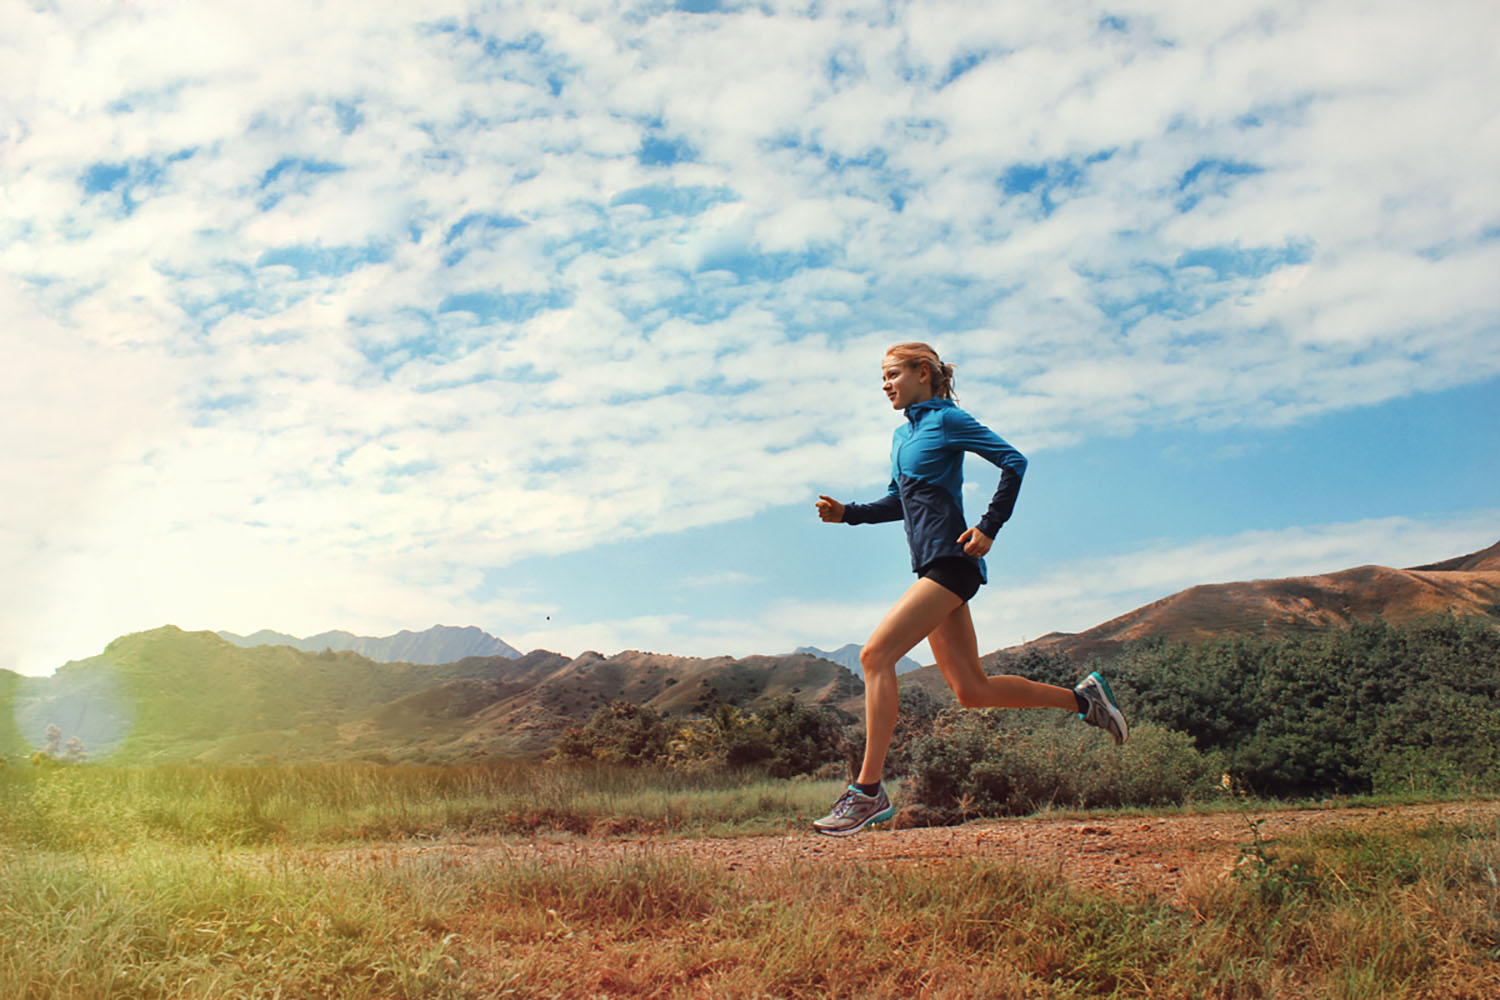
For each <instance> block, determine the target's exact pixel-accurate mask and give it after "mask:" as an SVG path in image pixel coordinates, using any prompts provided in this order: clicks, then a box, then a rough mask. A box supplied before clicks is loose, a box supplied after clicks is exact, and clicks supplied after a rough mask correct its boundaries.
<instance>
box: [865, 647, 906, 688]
mask: <svg viewBox="0 0 1500 1000" xmlns="http://www.w3.org/2000/svg"><path fill="white" fill-rule="evenodd" d="M897 659H898V657H893V656H891V655H890V654H889V653H887V652H886V651H885V650H883V649H881V648H880V647H879V646H877V645H874V644H871V643H866V644H865V646H864V648H862V649H861V650H860V651H859V666H860V669H861V670H863V671H864V674H865V681H866V682H868V681H869V680H870V678H871V677H883V676H885V675H886V674H889V675H890V676H892V677H894V676H896V660H897Z"/></svg>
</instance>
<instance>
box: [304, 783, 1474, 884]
mask: <svg viewBox="0 0 1500 1000" xmlns="http://www.w3.org/2000/svg"><path fill="white" fill-rule="evenodd" d="M1257 820H1259V821H1260V823H1259V827H1258V830H1259V835H1260V837H1261V838H1262V840H1263V841H1272V842H1274V841H1275V840H1276V839H1278V838H1283V837H1286V836H1288V835H1292V834H1300V833H1304V832H1310V831H1316V830H1329V829H1338V828H1356V829H1367V830H1368V829H1382V828H1383V829H1400V828H1403V827H1416V826H1426V825H1429V824H1432V823H1486V824H1488V823H1494V822H1500V801H1476V802H1455V803H1440V804H1426V805H1414V806H1387V807H1370V808H1355V809H1309V810H1296V811H1283V812H1256V811H1252V812H1248V813H1242V812H1229V813H1216V814H1212V815H1199V816H1157V817H1135V818H1107V819H1106V818H1101V819H1092V818H1091V819H1065V820H1059V819H1045V818H1040V819H1038V818H1031V819H1016V820H986V821H976V822H972V823H968V824H965V825H963V826H957V827H929V828H918V829H908V830H886V829H874V830H868V831H866V832H864V833H862V834H859V835H857V836H854V837H843V838H834V837H822V836H818V835H817V834H814V833H811V832H809V831H805V830H803V829H797V830H794V831H789V832H788V833H786V834H784V835H777V836H767V837H733V838H721V839H692V840H670V839H662V838H652V837H567V838H556V839H553V838H545V837H537V838H531V839H516V838H506V839H500V838H496V839H494V840H465V841H439V842H436V843H431V842H429V843H421V844H393V845H388V846H384V847H379V848H363V849H358V850H355V851H340V852H329V853H328V854H325V855H322V860H324V861H325V862H326V861H333V860H336V859H338V858H342V859H344V860H347V861H352V862H356V863H358V862H363V863H367V864H368V863H376V864H393V865H399V864H404V863H413V862H418V861H431V860H441V861H442V862H444V863H445V864H485V865H491V864H496V863H501V862H504V861H506V860H513V861H528V860H546V861H556V862H558V863H590V862H597V861H609V860H616V859H626V858H640V857H679V856H682V855H687V856H690V857H691V858H693V859H694V860H695V861H698V862H701V863H707V864H713V865H719V866H722V867H724V868H726V869H728V870H730V871H735V872H743V873H747V874H749V873H753V872H754V871H756V870H757V869H760V868H763V867H766V866H771V865H785V864H792V863H802V864H819V863H829V864H836V863H841V862H851V861H852V862H860V863H868V862H880V863H886V864H921V865H929V866H933V867H939V866H941V865H942V864H944V863H948V862H952V861H954V860H958V859H967V858H994V859H1000V860H1018V861H1022V862H1025V863H1027V864H1029V865H1034V866H1037V867H1040V868H1043V869H1049V870H1055V871H1057V872H1058V873H1059V874H1060V875H1061V876H1063V877H1064V878H1068V879H1071V880H1074V881H1077V882H1079V883H1082V884H1085V885H1089V886H1092V887H1096V888H1104V889H1114V890H1122V891H1131V892H1139V891H1145V892H1148V893H1151V894H1154V895H1161V896H1167V897H1171V896H1174V895H1176V894H1178V893H1179V891H1180V890H1181V888H1182V886H1183V884H1184V881H1185V880H1187V879H1189V878H1191V877H1208V878H1221V877H1223V876H1225V875H1227V874H1228V873H1229V872H1230V871H1231V870H1232V869H1233V868H1234V865H1235V863H1236V861H1237V860H1238V859H1239V858H1240V855H1241V852H1242V849H1243V846H1244V845H1246V844H1248V843H1250V841H1251V839H1252V833H1251V824H1252V822H1254V821H1257Z"/></svg>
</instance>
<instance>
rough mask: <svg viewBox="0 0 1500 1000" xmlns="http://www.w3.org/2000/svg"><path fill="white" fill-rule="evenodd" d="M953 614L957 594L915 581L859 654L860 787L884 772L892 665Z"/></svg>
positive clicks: (892, 719) (892, 703) (891, 716)
mask: <svg viewBox="0 0 1500 1000" xmlns="http://www.w3.org/2000/svg"><path fill="white" fill-rule="evenodd" d="M955 608H959V609H964V611H965V614H966V615H967V609H966V607H965V605H964V603H963V601H962V600H960V599H959V596H958V595H957V594H955V593H953V591H951V590H949V589H948V588H947V587H944V586H942V585H941V584H937V583H933V582H932V581H931V580H928V579H919V580H917V582H916V583H914V584H912V585H911V587H910V589H908V590H907V591H906V593H905V594H903V595H901V599H900V600H899V601H897V602H896V604H895V606H894V607H892V608H891V610H890V611H887V612H886V615H885V617H884V618H882V619H881V621H880V624H879V625H877V626H875V631H874V632H873V633H871V635H870V639H869V641H868V642H866V643H865V646H864V648H863V649H861V650H860V651H859V665H860V667H861V668H863V670H864V672H865V759H864V764H863V765H862V766H861V767H860V769H859V778H858V779H857V780H858V781H859V783H860V784H862V785H863V784H874V783H875V782H877V781H879V780H880V774H881V771H882V770H884V768H885V755H886V753H887V752H888V751H889V750H890V748H891V735H892V734H893V733H894V732H895V730H896V709H897V704H898V702H897V695H896V664H897V662H899V661H900V659H901V657H903V656H905V655H906V654H907V652H908V651H909V650H911V648H912V647H913V646H915V645H916V644H917V643H919V642H921V641H922V640H923V639H925V638H927V637H928V635H929V633H931V632H932V630H933V629H935V628H937V627H938V626H939V625H940V624H941V623H942V622H943V621H944V619H946V618H947V617H948V616H949V615H951V614H952V613H953V611H954V609H955ZM970 631H971V632H972V631H973V626H972V625H971V626H970ZM975 662H976V663H977V662H978V660H977V657H976V661H975ZM944 676H946V674H945V675H944ZM1069 697H1071V695H1070V696H1069Z"/></svg>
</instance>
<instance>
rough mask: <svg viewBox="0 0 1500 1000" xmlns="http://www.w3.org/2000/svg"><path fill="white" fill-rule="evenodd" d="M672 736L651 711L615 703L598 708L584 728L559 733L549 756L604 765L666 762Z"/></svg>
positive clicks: (664, 724) (670, 728)
mask: <svg viewBox="0 0 1500 1000" xmlns="http://www.w3.org/2000/svg"><path fill="white" fill-rule="evenodd" d="M673 735H674V734H673V731H672V727H671V726H669V725H668V724H667V722H666V721H665V720H664V719H662V717H661V716H660V715H659V714H657V712H656V711H655V710H654V709H651V708H648V707H646V706H644V705H635V704H632V703H631V702H628V701H616V702H612V703H611V704H608V705H605V706H604V707H602V708H600V709H599V710H598V711H597V712H595V713H594V715H593V717H592V718H590V719H589V721H588V722H587V723H585V724H584V725H582V726H569V727H568V728H567V729H565V730H563V733H562V735H561V736H559V737H558V738H557V742H556V743H555V744H554V745H553V748H552V756H553V759H556V760H594V761H599V762H600V763H604V764H655V763H658V762H660V761H664V760H665V759H666V757H667V753H668V748H669V745H670V743H671V739H672V736H673Z"/></svg>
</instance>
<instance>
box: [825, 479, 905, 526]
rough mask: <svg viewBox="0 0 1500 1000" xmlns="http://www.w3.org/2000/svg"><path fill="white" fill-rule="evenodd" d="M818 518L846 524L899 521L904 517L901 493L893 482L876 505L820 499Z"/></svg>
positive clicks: (893, 481) (827, 498) (892, 481)
mask: <svg viewBox="0 0 1500 1000" xmlns="http://www.w3.org/2000/svg"><path fill="white" fill-rule="evenodd" d="M818 516H819V517H820V518H822V519H823V520H825V521H832V522H839V521H842V522H843V523H844V524H878V523H879V522H881V521H899V520H901V518H902V517H903V516H904V513H903V511H902V509H901V491H900V490H899V489H898V488H897V486H896V481H895V480H894V479H892V480H891V485H890V489H889V490H888V491H887V492H886V494H885V496H883V497H881V498H880V499H879V500H876V501H875V502H874V503H839V502H838V501H837V500H835V499H834V498H833V497H829V496H822V495H820V496H819V497H818Z"/></svg>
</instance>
